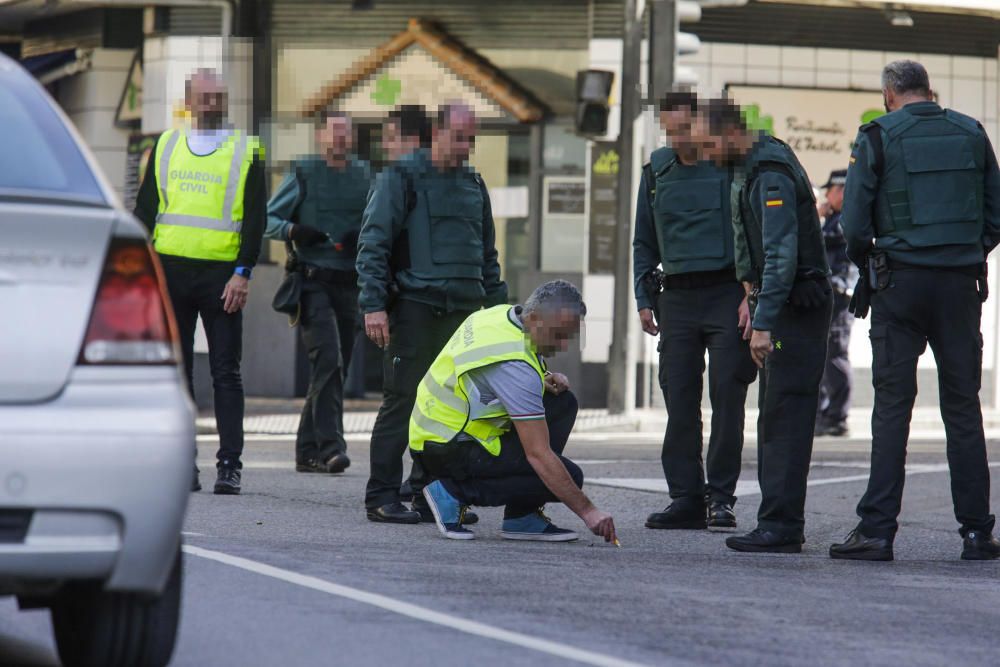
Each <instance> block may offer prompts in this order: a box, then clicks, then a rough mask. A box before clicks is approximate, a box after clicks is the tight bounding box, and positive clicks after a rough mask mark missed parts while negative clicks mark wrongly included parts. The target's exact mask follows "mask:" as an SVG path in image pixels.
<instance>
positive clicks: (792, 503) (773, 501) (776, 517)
mask: <svg viewBox="0 0 1000 667" xmlns="http://www.w3.org/2000/svg"><path fill="white" fill-rule="evenodd" d="M826 290H827V292H826V293H827V299H826V302H825V303H824V304H823V305H822V306H818V307H816V308H810V309H797V308H793V307H792V306H790V305H787V304H786V305H785V307H784V308H782V310H781V312H780V313H779V315H778V321H777V323H776V324H775V327H774V330H773V331H772V332H771V342H772V344H773V345H774V351H773V352H772V353H771V355H770V356H768V358H767V361H766V362H765V363H764V369H763V370H762V371H761V373H760V397H759V405H760V416H759V417H758V420H757V466H758V470H757V476H758V480H759V481H760V490H761V500H760V508H759V509H758V510H757V525H758V527H759V528H763V529H764V530H771V531H774V532H777V533H781V534H783V535H790V536H799V535H802V531H803V527H804V526H805V504H806V479H807V478H808V476H809V461H810V459H811V458H812V447H813V431H814V430H815V415H816V404H817V403H818V402H819V383H820V380H821V379H822V378H823V367H824V365H825V362H826V345H827V336H828V335H829V331H830V315H831V310H832V303H831V302H832V291H831V290H830V287H829V283H827V286H826Z"/></svg>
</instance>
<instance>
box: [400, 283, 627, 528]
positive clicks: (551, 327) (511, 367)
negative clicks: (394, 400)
mask: <svg viewBox="0 0 1000 667" xmlns="http://www.w3.org/2000/svg"><path fill="white" fill-rule="evenodd" d="M586 312H587V307H586V306H585V305H584V303H583V299H582V298H581V296H580V292H579V290H577V288H576V287H574V286H573V285H572V284H570V283H568V282H566V281H563V280H555V281H552V282H548V283H545V284H544V285H542V286H541V287H539V288H538V289H536V290H535V291H534V292H533V293H532V294H531V296H530V297H528V299H527V301H525V303H524V305H523V306H513V307H512V306H506V305H501V306H494V307H493V308H488V309H486V310H481V311H478V312H476V313H473V314H472V315H470V316H469V317H468V318H467V319H466V320H465V321H464V322H463V323H462V325H461V326H460V327H459V328H458V330H457V331H456V332H455V334H454V335H453V336H452V337H451V339H450V340H449V341H448V344H447V345H445V347H444V349H443V350H442V351H441V353H440V354H438V356H437V359H435V360H434V363H433V364H432V365H431V367H430V370H429V371H428V372H427V374H426V375H424V378H423V380H422V381H421V382H420V385H419V387H418V389H417V400H416V404H415V405H414V408H413V414H412V416H411V418H410V451H411V453H412V454H413V458H414V461H420V463H422V464H423V466H424V469H425V470H426V471H427V472H428V473H429V474H430V475H431V476H433V477H434V478H435V479H436V481H435V482H434V483H432V484H430V485H428V486H426V487H425V488H424V490H423V494H424V497H425V498H426V499H427V503H428V504H429V505H430V508H431V511H432V512H433V513H434V518H435V520H436V522H437V525H438V529H439V530H440V531H441V533H442V534H443V535H444V536H445V537H447V538H450V539H454V540H471V539H472V538H473V537H474V534H473V533H472V531H470V530H468V529H466V528H465V527H463V525H462V515H463V514H464V513H465V509H466V508H467V507H469V506H470V505H479V506H484V507H495V506H500V505H504V506H505V510H504V520H503V527H502V532H501V533H500V534H501V536H502V537H504V538H506V539H510V540H539V541H545V542H568V541H572V540H575V539H577V537H578V535H577V534H576V533H575V532H573V531H571V530H566V529H564V528H558V527H557V526H555V525H554V524H553V523H552V522H551V521H549V519H548V518H546V516H545V515H544V514H543V513H542V509H543V506H544V505H545V504H546V503H550V502H563V503H565V504H566V506H567V507H569V508H570V509H571V510H572V511H573V512H575V513H576V514H577V515H578V516H579V517H580V518H581V519H583V521H584V523H586V524H587V528H589V529H590V530H591V531H592V532H593V533H594V534H595V535H599V536H601V537H603V538H604V540H605V541H606V542H613V541H615V540H616V539H617V538H616V537H615V525H614V521H613V520H612V518H611V515H609V514H607V513H605V512H602V511H600V510H598V509H597V508H596V507H594V504H593V503H591V502H590V500H589V499H588V498H587V496H586V495H584V493H583V491H581V490H580V487H581V486H582V485H583V473H582V472H581V470H580V468H579V467H578V466H577V465H576V464H575V463H573V462H572V461H570V460H569V459H567V458H566V457H564V456H563V455H562V452H563V449H564V448H565V447H566V441H567V440H568V439H569V434H570V431H571V430H572V429H573V424H574V422H575V421H576V412H577V403H576V398H575V397H574V396H573V394H572V393H571V392H570V391H569V384H568V382H567V380H566V376H564V375H561V374H559V373H549V372H548V371H546V370H545V361H544V358H545V357H547V356H550V355H552V354H555V353H556V352H560V351H562V350H565V349H566V346H567V345H568V343H569V341H570V340H571V339H572V338H573V337H574V336H576V335H577V334H578V333H579V332H580V324H581V322H582V320H583V317H584V315H586ZM511 424H513V428H511Z"/></svg>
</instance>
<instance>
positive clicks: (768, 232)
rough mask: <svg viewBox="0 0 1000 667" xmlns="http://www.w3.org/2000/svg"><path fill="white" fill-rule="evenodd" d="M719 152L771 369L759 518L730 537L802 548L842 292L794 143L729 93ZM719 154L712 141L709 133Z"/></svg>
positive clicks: (759, 338) (755, 547) (734, 543)
mask: <svg viewBox="0 0 1000 667" xmlns="http://www.w3.org/2000/svg"><path fill="white" fill-rule="evenodd" d="M708 121H709V126H710V130H711V133H712V134H713V135H716V136H718V137H720V138H721V151H720V154H719V158H721V159H722V160H728V161H729V162H730V163H731V164H733V165H734V166H735V167H736V172H735V175H734V180H733V188H732V193H733V201H732V210H733V223H734V227H735V232H736V248H735V255H736V273H737V277H739V278H740V280H742V281H743V282H744V286H745V288H746V289H747V292H748V294H750V295H751V306H752V320H751V325H752V329H753V333H752V336H751V338H750V354H751V356H752V358H753V360H754V362H755V363H756V364H757V366H758V367H760V368H762V369H763V371H762V373H761V377H760V401H759V402H760V416H759V419H758V423H757V433H758V445H757V452H758V454H757V461H758V476H759V479H760V488H761V503H760V508H759V510H758V512H757V528H756V529H754V530H753V531H751V532H750V533H748V534H746V535H741V536H733V537H730V538H728V539H726V546H728V547H729V548H730V549H734V550H736V551H758V552H759V551H763V552H779V553H797V552H799V551H801V550H802V542H803V539H804V538H803V526H804V524H805V517H804V511H805V500H806V477H807V476H808V474H809V459H810V456H811V455H812V442H813V426H814V418H815V415H816V404H817V402H818V397H819V383H820V380H821V378H822V377H823V363H824V360H825V358H826V342H827V335H828V333H829V328H830V314H831V307H832V304H831V301H832V292H831V288H830V280H829V277H828V276H829V274H830V269H829V268H828V267H827V263H826V253H825V251H824V248H823V234H822V230H821V229H820V224H819V218H818V216H817V214H816V200H815V197H814V195H813V190H812V185H811V184H810V182H809V178H808V177H807V176H806V173H805V170H804V169H803V168H802V165H801V164H799V161H798V159H797V158H796V157H795V154H794V153H793V152H792V150H791V149H790V148H789V147H788V146H787V145H786V144H784V143H782V142H781V141H779V140H777V139H775V138H774V137H770V136H766V135H759V134H757V133H756V132H751V131H749V130H748V129H747V127H746V125H745V124H744V120H743V117H742V115H741V114H740V110H739V109H738V108H737V107H736V106H735V105H734V104H732V103H731V102H729V101H727V100H713V101H712V102H711V103H710V104H709V109H708ZM700 143H701V145H702V147H703V149H702V150H703V151H704V152H705V153H706V154H709V155H710V154H711V152H712V149H711V145H710V144H708V143H707V142H700Z"/></svg>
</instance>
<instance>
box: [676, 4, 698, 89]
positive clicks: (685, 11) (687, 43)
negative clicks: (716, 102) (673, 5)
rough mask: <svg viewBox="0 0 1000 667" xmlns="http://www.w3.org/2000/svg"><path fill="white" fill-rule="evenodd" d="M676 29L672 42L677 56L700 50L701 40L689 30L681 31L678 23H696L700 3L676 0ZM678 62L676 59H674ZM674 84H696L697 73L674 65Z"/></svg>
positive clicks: (688, 68)
mask: <svg viewBox="0 0 1000 667" xmlns="http://www.w3.org/2000/svg"><path fill="white" fill-rule="evenodd" d="M676 16H677V22H676V23H677V29H676V30H675V31H674V44H675V50H676V52H677V56H678V57H679V56H687V55H691V54H694V53H698V51H700V50H701V40H700V39H698V36H697V35H695V34H692V33H690V32H681V30H680V24H682V23H697V22H698V21H700V20H701V5H700V4H698V3H697V2H692V1H690V0H678V1H677V14H676ZM675 62H678V61H675ZM674 85H680V86H697V85H698V73H697V72H695V71H694V70H693V69H691V68H690V67H684V66H683V65H675V67H674Z"/></svg>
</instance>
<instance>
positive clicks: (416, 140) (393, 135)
mask: <svg viewBox="0 0 1000 667" xmlns="http://www.w3.org/2000/svg"><path fill="white" fill-rule="evenodd" d="M382 146H383V148H384V149H385V153H386V157H387V158H388V159H389V161H390V162H396V161H398V160H399V159H400V158H402V157H403V156H405V155H409V154H410V153H412V152H413V151H415V150H417V149H418V148H420V137H416V136H414V137H408V136H406V135H405V134H403V133H402V131H401V130H400V127H399V123H398V122H397V121H394V120H390V121H386V123H385V125H384V126H383V128H382Z"/></svg>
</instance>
